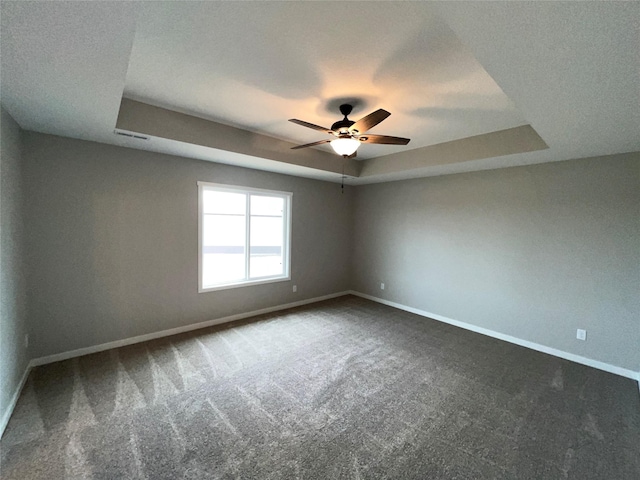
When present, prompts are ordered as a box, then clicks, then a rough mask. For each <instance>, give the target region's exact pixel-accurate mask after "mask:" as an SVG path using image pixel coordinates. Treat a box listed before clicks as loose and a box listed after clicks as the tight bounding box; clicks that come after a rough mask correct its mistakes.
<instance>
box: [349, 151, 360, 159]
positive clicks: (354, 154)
mask: <svg viewBox="0 0 640 480" xmlns="http://www.w3.org/2000/svg"><path fill="white" fill-rule="evenodd" d="M357 156H358V151H357V150H356V151H355V152H353V153H352V154H351V155H347V158H356V157H357Z"/></svg>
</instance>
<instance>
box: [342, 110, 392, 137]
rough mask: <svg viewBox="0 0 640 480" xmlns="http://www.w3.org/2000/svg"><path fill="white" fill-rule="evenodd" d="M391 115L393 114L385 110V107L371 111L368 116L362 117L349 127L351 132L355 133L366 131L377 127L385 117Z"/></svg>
mask: <svg viewBox="0 0 640 480" xmlns="http://www.w3.org/2000/svg"><path fill="white" fill-rule="evenodd" d="M389 115H391V114H390V113H389V112H387V111H386V110H383V109H380V110H376V111H375V112H373V113H370V114H369V115H367V116H366V117H362V118H361V119H360V120H358V121H357V122H356V123H354V124H353V125H351V126H350V127H349V130H350V131H351V132H353V133H364V132H366V131H367V130H369V129H370V128H373V127H375V126H376V125H377V124H379V123H380V122H381V121H383V120H384V119H385V118H387V117H388V116H389Z"/></svg>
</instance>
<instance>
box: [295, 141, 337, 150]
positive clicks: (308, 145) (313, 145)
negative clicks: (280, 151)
mask: <svg viewBox="0 0 640 480" xmlns="http://www.w3.org/2000/svg"><path fill="white" fill-rule="evenodd" d="M330 141H331V140H320V141H319V142H313V143H306V144H304V145H298V146H297V147H291V150H297V149H298V148H307V147H315V146H316V145H322V144H323V143H329V142H330Z"/></svg>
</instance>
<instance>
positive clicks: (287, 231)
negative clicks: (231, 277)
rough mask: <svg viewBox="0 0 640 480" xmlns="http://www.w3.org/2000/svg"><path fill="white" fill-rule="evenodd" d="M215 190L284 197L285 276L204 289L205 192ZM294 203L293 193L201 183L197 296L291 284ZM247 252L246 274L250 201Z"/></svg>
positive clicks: (247, 249) (247, 206)
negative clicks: (288, 282)
mask: <svg viewBox="0 0 640 480" xmlns="http://www.w3.org/2000/svg"><path fill="white" fill-rule="evenodd" d="M207 187H208V188H213V189H215V190H217V191H219V192H230V193H243V194H245V195H249V194H264V195H266V196H270V197H281V198H282V199H283V200H284V208H283V212H282V215H283V222H282V224H283V229H284V231H283V239H284V242H283V243H284V245H283V246H282V250H283V251H282V263H283V265H282V266H283V273H282V274H281V275H277V276H268V277H260V278H252V279H249V278H248V273H247V277H246V278H245V279H244V280H240V281H237V282H233V283H225V284H221V285H216V286H213V287H204V286H203V284H202V281H203V278H202V273H203V272H202V270H203V268H202V249H203V245H202V244H203V223H204V222H203V218H204V205H203V192H204V190H205V188H207ZM292 199H293V193H292V192H282V191H278V190H266V189H261V188H252V187H243V186H240V185H226V184H222V183H211V182H198V292H199V293H204V292H213V291H217V290H227V289H230V288H239V287H248V286H250V285H261V284H266V283H275V282H286V281H289V280H291V217H292V215H291V204H292ZM245 216H246V217H245V218H246V225H247V227H246V236H247V241H246V252H245V271H247V269H248V261H249V234H250V227H249V224H250V220H251V216H250V202H249V199H248V198H247V202H246V212H245Z"/></svg>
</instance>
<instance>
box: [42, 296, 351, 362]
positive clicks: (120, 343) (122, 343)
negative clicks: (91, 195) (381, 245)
mask: <svg viewBox="0 0 640 480" xmlns="http://www.w3.org/2000/svg"><path fill="white" fill-rule="evenodd" d="M348 294H349V292H338V293H332V294H329V295H323V296H321V297H314V298H308V299H306V300H300V301H298V302H292V303H285V304H284V305H276V306H273V307H267V308H261V309H260V310H254V311H252V312H245V313H238V314H236V315H229V316H228V317H222V318H215V319H213V320H207V321H205V322H200V323H193V324H191V325H185V326H183V327H176V328H170V329H168V330H161V331H159V332H153V333H147V334H145V335H138V336H135V337H129V338H124V339H122V340H115V341H113V342H107V343H101V344H100V345H93V346H91V347H85V348H78V349H77V350H71V351H68V352H62V353H56V354H54V355H47V356H45V357H40V358H34V359H33V360H32V361H31V365H32V366H34V367H37V366H39V365H46V364H48V363H54V362H59V361H61V360H68V359H70V358H75V357H81V356H83V355H89V354H91V353H97V352H103V351H105V350H111V349H112V348H119V347H126V346H127V345H133V344H134V343H141V342H146V341H148V340H155V339H156V338H162V337H169V336H171V335H176V334H178V333H185V332H190V331H192V330H199V329H201V328H206V327H212V326H214V325H221V324H223V323H228V322H234V321H236V320H242V319H244V318H249V317H255V316H256V315H263V314H265V313H271V312H276V311H278V310H286V309H287V308H294V307H300V306H302V305H307V304H309V303H316V302H321V301H323V300H329V299H331V298H336V297H342V296H344V295H348Z"/></svg>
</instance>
